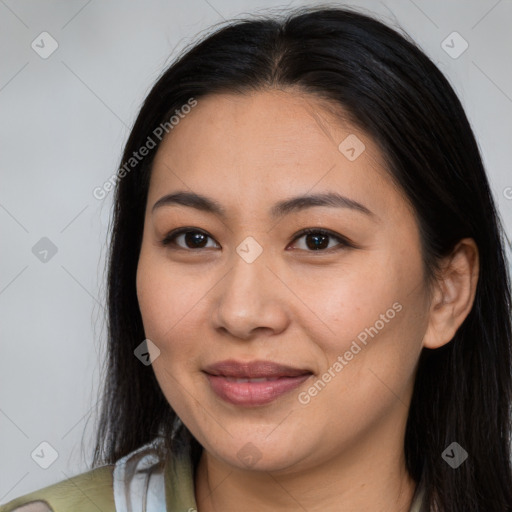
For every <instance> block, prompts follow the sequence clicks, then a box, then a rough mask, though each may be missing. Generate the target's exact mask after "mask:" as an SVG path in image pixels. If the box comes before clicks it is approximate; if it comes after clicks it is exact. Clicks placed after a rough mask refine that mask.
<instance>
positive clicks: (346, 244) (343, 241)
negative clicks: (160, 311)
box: [160, 227, 356, 254]
mask: <svg viewBox="0 0 512 512" xmlns="http://www.w3.org/2000/svg"><path fill="white" fill-rule="evenodd" d="M184 233H201V234H203V235H206V236H207V237H209V238H211V239H212V240H214V238H213V237H212V236H210V235H209V234H208V233H206V232H205V231H203V230H201V229H196V228H192V227H188V228H178V229H175V230H173V231H171V232H170V233H168V234H167V235H166V237H165V238H164V239H163V240H161V242H160V243H161V244H162V245H163V246H165V247H169V246H170V245H174V244H175V241H174V240H175V239H176V238H177V237H178V236H179V235H182V234H184ZM310 234H318V235H322V236H328V237H331V238H334V239H336V240H337V241H338V242H339V246H337V247H331V248H330V249H319V250H318V251H315V250H306V249H299V250H305V251H306V252H311V253H322V252H323V253H327V254H331V252H333V250H334V251H338V250H342V249H346V248H355V247H356V246H355V245H354V244H353V243H352V242H350V240H348V239H347V238H345V237H344V236H341V235H339V234H337V233H334V232H333V231H330V230H328V229H323V228H305V229H302V230H301V231H299V232H298V233H296V234H295V236H294V238H293V239H292V242H295V241H296V240H298V239H299V238H302V237H303V236H304V235H310ZM178 249H183V250H184V251H190V252H199V251H200V250H201V249H203V248H197V249H190V248H185V247H180V246H178Z"/></svg>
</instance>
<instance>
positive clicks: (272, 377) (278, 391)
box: [204, 360, 312, 406]
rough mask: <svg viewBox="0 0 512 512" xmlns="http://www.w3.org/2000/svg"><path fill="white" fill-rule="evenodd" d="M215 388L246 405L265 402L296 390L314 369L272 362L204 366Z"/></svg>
mask: <svg viewBox="0 0 512 512" xmlns="http://www.w3.org/2000/svg"><path fill="white" fill-rule="evenodd" d="M204 372H205V373H206V376H207V378H208V381H209V382H210V385H211V387H212V389H213V391H214V392H215V393H216V394H217V395H218V396H219V397H220V398H222V399H224V400H225V401H227V402H229V403H232V404H235V405H242V406H257V405H265V404H268V403H270V402H272V401H273V400H275V399H276V398H278V397H279V396H281V395H283V394H284V393H287V392H289V391H291V390H292V389H295V388H296V387H297V386H299V385H300V384H302V383H303V382H304V381H305V380H307V379H308V378H309V377H310V376H311V375H312V372H311V371H310V370H307V369H300V368H293V367H291V366H286V365H281V364H277V363H273V362H271V361H251V362H247V363H243V362H238V361H234V360H228V361H221V362H219V363H216V364H213V365H210V366H208V367H206V368H205V369H204Z"/></svg>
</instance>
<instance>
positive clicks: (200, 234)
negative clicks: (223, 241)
mask: <svg viewBox="0 0 512 512" xmlns="http://www.w3.org/2000/svg"><path fill="white" fill-rule="evenodd" d="M208 238H211V237H210V235H208V234H207V233H205V232H204V231H201V230H198V229H195V228H180V229H175V230H174V231H171V232H170V233H169V234H168V235H167V236H166V237H165V238H164V239H163V240H162V241H161V244H162V245H164V246H168V245H178V247H179V248H181V249H185V250H187V249H192V250H194V249H204V248H208V247H207V245H205V244H206V241H207V239H208ZM178 239H182V240H183V243H184V244H185V246H183V245H181V244H177V243H176V241H177V240H178ZM211 239H212V240H213V238H211ZM214 247H215V246H214Z"/></svg>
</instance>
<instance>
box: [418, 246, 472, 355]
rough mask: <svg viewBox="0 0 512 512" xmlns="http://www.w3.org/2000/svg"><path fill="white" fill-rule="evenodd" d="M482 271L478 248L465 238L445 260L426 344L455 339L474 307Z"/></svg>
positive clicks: (437, 287) (436, 346) (430, 314)
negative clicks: (480, 270) (479, 275)
mask: <svg viewBox="0 0 512 512" xmlns="http://www.w3.org/2000/svg"><path fill="white" fill-rule="evenodd" d="M478 274H479V256H478V247H477V245H476V243H475V241H474V240H473V239H472V238H464V239H462V240H460V241H459V242H458V243H457V245H456V246H455V248H454V249H453V251H452V253H451V254H450V255H449V256H447V257H446V258H445V259H444V260H443V261H442V262H441V270H440V272H439V277H438V279H437V282H436V283H435V293H434V294H433V298H432V301H431V305H430V312H429V321H428V326H427V329H426V332H425V335H424V337H423V346H424V347H426V348H430V349H436V348H439V347H441V346H443V345H446V344H447V343H449V342H450V341H451V340H452V339H453V337H454V336H455V333H456V332H457V329H458V328H459V327H460V326H461V325H462V323H463V322H464V320H465V318H466V317H467V315H468V314H469V312H470V311H471V308H472V307H473V303H474V300H475V294H476V287H477V282H478Z"/></svg>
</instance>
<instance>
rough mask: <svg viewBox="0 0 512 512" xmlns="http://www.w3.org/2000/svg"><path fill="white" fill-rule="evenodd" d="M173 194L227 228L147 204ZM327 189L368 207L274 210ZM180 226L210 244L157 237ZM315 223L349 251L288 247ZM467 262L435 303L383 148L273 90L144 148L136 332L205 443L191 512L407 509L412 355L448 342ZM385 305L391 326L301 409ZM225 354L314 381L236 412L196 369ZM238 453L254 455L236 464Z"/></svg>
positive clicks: (446, 276)
mask: <svg viewBox="0 0 512 512" xmlns="http://www.w3.org/2000/svg"><path fill="white" fill-rule="evenodd" d="M349 134H355V135H356V136H357V137H358V138H359V139H360V140H361V141H363V142H364V144H365V146H366V149H365V150H364V151H363V152H362V153H361V155H360V156H359V157H358V158H356V159H355V160H354V161H350V160H349V159H348V158H347V157H346V156H345V155H344V154H343V153H342V152H341V151H340V150H339V149H338V145H339V143H340V142H341V141H343V140H344V139H345V138H346V137H347V136H348V135H349ZM178 190H184V191H188V192H196V193H200V194H204V195H206V196H209V197H210V198H213V199H215V200H216V201H218V202H219V203H220V204H221V205H222V206H223V207H224V208H225V209H226V211H227V217H226V219H221V218H220V217H218V216H216V215H215V214H212V213H208V212H203V211H199V210H196V209H194V208H192V207H189V206H183V205H167V206H164V207H161V208H157V209H156V210H155V211H154V212H152V211H151V209H152V207H153V205H154V204H155V203H156V201H157V200H158V199H160V198H161V197H162V196H164V195H166V194H169V193H172V192H176V191H178ZM331 191H334V192H338V193H340V194H343V195H344V196H347V197H349V198H351V199H353V200H355V201H358V202H360V203H362V204H363V205H364V206H365V207H366V208H368V209H369V210H371V212H373V215H366V214H364V213H362V212H359V211H356V210H352V209H349V208H334V207H326V206H322V207H318V206H316V207H312V208H309V209H306V210H303V211H297V212H292V213H290V214H289V215H286V216H284V217H282V218H280V219H278V220H275V219H272V218H271V217H270V216H269V213H268V212H269V210H270V208H271V207H272V206H273V205H274V204H275V203H276V202H278V201H280V200H283V199H288V198H290V197H292V196H295V195H301V194H305V193H317V192H331ZM179 227H193V228H194V229H196V230H200V231H201V232H205V233H206V234H207V235H208V236H209V238H206V239H205V241H204V243H203V246H202V247H203V248H199V249H197V248H194V246H193V245H191V244H190V241H189V243H188V245H187V242H186V239H185V237H184V236H183V235H182V236H179V235H178V237H177V239H175V244H174V245H170V246H167V247H166V246H164V245H162V244H161V241H162V240H163V239H164V238H165V236H166V235H167V234H168V233H169V232H170V231H171V230H173V229H176V228H179ZM308 227H309V228H325V229H329V230H331V231H333V232H334V233H337V234H339V235H342V236H344V237H347V238H348V239H349V240H350V241H351V243H353V244H354V246H355V247H347V246H343V245H340V242H339V241H338V240H336V239H335V238H332V237H331V238H328V239H327V240H326V242H325V243H326V245H327V244H328V247H327V248H324V249H321V250H316V251H314V250H312V249H311V248H308V245H306V242H307V237H306V236H301V237H300V238H297V239H296V238H295V235H296V233H298V231H299V230H301V229H303V228H308ZM249 236H251V237H253V238H254V239H255V240H256V241H257V242H258V243H259V245H260V246H261V247H262V249H263V252H262V253H261V255H260V256H259V257H258V258H257V259H256V260H255V261H254V262H252V263H248V262H247V261H245V260H244V259H243V258H242V257H241V256H240V255H239V254H238V253H237V251H236V248H237V247H238V246H239V245H240V244H241V242H242V241H244V240H245V239H246V238H247V237H249ZM310 246H311V244H310ZM477 269H478V251H477V248H476V245H475V244H474V242H473V240H472V239H464V240H462V241H461V242H460V243H459V245H458V246H457V247H456V249H455V250H454V252H453V254H452V255H451V256H450V257H448V258H446V260H445V261H443V262H442V270H443V271H442V273H441V274H440V277H439V278H438V280H437V281H436V282H435V283H434V288H433V291H432V293H429V290H428V288H427V282H426V279H425V275H424V271H423V263H422V257H421V252H420V238H419V230H418V225H417V222H416V218H415V215H414V212H413V210H412V209H411V207H410V206H409V204H408V202H407V200H406V199H405V197H404V196H403V193H402V192H401V191H400V190H398V189H397V188H396V187H395V186H394V185H393V183H392V181H391V179H390V177H389V175H388V174H387V172H386V170H385V167H384V165H383V160H382V156H381V154H380V153H379V150H378V148H377V146H376V145H375V144H374V143H373V142H372V140H371V139H370V138H369V137H368V136H366V135H365V134H364V133H361V132H360V131H359V130H357V129H356V128H354V127H353V126H350V124H348V123H345V122H342V121H341V120H340V117H339V116H338V117H335V115H334V111H333V110H332V109H329V108H328V107H327V105H326V104H325V103H323V102H321V100H319V99H318V98H316V97H314V96H312V95H308V94H301V93H300V92H298V91H296V90H266V91H260V92H257V93H252V94H250V95H232V94H222V95H220V94H219V95H210V96H208V97H206V98H201V99H199V100H198V105H197V106H196V107H195V108H194V109H192V111H191V112H190V113H189V114H188V115H187V116H186V117H185V118H184V119H182V120H181V121H180V123H179V125H177V126H176V127H175V128H174V129H173V131H172V132H170V134H169V136H168V137H167V138H165V139H164V141H163V142H162V144H161V146H160V148H159V149H158V152H157V154H156V156H155V161H154V167H153V171H152V176H151V180H150V186H149V192H148V201H147V210H146V216H145V225H144V235H143V241H142V246H141V252H140V260H139V266H138V272H137V294H138V299H139V305H140V309H141V314H142V317H143V323H144V329H145V334H146V336H147V338H149V339H150V340H152V341H153V342H154V343H155V344H156V345H157V347H158V348H159V350H160V355H159V357H157V358H156V359H155V361H154V362H153V369H154V372H155V375H156V377H157V379H158V382H159V384H160V386H161V388H162V390H163V393H164V394H165V396H166V398H167V400H168V401H169V403H170V405H171V406H172V407H173V409H174V410H175V411H176V413H177V414H178V415H179V417H180V418H181V419H182V421H183V422H184V423H185V425H186V426H187V427H188V428H189V430H190V431H191V432H192V434H193V435H194V436H195V438H196V439H197V440H198V441H199V442H200V443H201V444H202V445H203V447H204V448H205V449H204V451H203V455H202V458H201V460H200V463H199V467H198V471H197V473H196V475H195V488H196V500H197V505H198V510H199V511H200V512H210V511H213V510H217V511H224V512H229V511H235V510H240V509H243V510H247V511H270V510H272V511H277V510H307V511H320V510H322V511H323V512H326V511H337V512H339V511H366V510H368V511H369V510H371V511H383V512H384V511H390V512H391V511H394V512H396V511H399V510H402V511H407V510H409V507H410V505H411V500H412V497H413V493H414V491H415V488H416V483H415V482H414V481H413V480H412V479H411V478H410V476H409V475H408V473H407V471H406V468H405V461H404V453H403V439H404V433H405V425H406V420H407V414H408V408H409V403H410V398H411V394H412V387H413V383H414V377H415V372H416V368H417V362H418V358H419V355H420V352H421V350H422V348H423V347H427V348H437V347H440V346H441V345H444V344H445V343H448V342H449V341H450V340H451V339H452V337H453V335H454V334H455V332H456V330H457V329H458V327H459V326H460V324H461V323H462V321H463V320H464V318H465V317H466V316H467V314H468V313H469V311H470V309H471V306H472V303H473V300H474V294H475V289H476V282H477V278H478V274H477ZM395 303H399V304H400V305H401V306H402V309H401V310H400V311H399V312H397V313H396V315H395V316H394V318H393V319H391V320H389V321H388V322H385V325H384V327H383V328H381V329H380V330H379V331H378V334H376V335H374V337H373V338H371V337H369V338H368V339H369V341H368V343H367V345H366V346H364V347H363V348H362V350H361V351H360V352H358V353H357V355H354V357H353V359H352V360H350V361H347V364H346V365H344V366H343V369H342V370H341V371H339V372H337V373H336V376H335V377H334V378H332V379H331V381H330V382H328V384H327V385H326V386H325V387H324V388H323V389H321V391H320V392H318V393H317V394H316V396H313V397H311V400H310V401H309V402H308V403H307V404H304V403H300V401H299V400H298V395H299V393H300V392H304V391H307V390H308V389H309V388H310V387H311V386H312V385H313V384H314V382H316V381H317V380H318V378H319V377H320V376H322V375H323V374H324V373H325V372H327V371H328V369H329V368H330V367H332V366H333V363H334V362H335V361H336V360H337V358H338V356H339V355H343V354H345V352H346V351H347V350H349V348H350V346H351V343H352V342H353V341H354V340H356V339H357V336H358V334H359V333H361V332H362V331H364V330H365V328H369V327H370V326H374V325H375V324H376V321H377V320H379V318H381V317H380V315H381V314H385V313H386V311H387V310H389V309H390V308H392V305H393V304H395ZM359 345H361V344H359ZM225 359H236V360H240V361H250V360H254V359H264V360H271V361H275V362H278V363H283V364H287V365H290V366H294V367H298V368H307V369H310V370H311V371H312V372H313V373H314V376H313V377H310V378H309V379H308V380H307V381H306V382H304V383H303V384H302V385H301V386H300V387H299V388H297V389H295V390H293V391H291V392H289V393H287V394H285V395H283V396H281V397H279V398H278V399H277V400H274V401H273V402H271V403H270V404H268V405H264V406H258V407H252V408H247V407H240V406H236V405H232V404H229V403H226V402H225V401H223V400H222V399H220V398H219V397H218V396H217V395H216V394H215V393H214V392H213V391H212V390H211V387H210V385H209V382H208V380H207V378H206V376H205V374H204V373H203V372H202V369H203V368H204V367H205V366H206V365H209V364H212V363H214V362H218V361H222V360H225ZM248 443H252V444H251V445H247V444H248ZM244 446H245V448H244ZM248 446H250V447H249V448H248ZM240 450H242V452H241V453H244V450H245V451H247V450H249V451H251V450H252V451H251V453H253V454H256V455H255V459H258V460H257V462H255V463H253V464H252V465H250V466H249V465H248V464H246V463H245V462H244V461H243V460H242V459H241V458H239V457H238V456H237V454H238V453H239V451H240Z"/></svg>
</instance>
